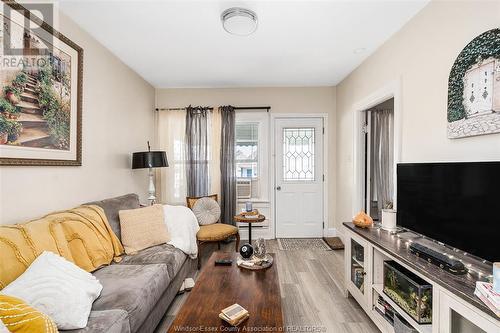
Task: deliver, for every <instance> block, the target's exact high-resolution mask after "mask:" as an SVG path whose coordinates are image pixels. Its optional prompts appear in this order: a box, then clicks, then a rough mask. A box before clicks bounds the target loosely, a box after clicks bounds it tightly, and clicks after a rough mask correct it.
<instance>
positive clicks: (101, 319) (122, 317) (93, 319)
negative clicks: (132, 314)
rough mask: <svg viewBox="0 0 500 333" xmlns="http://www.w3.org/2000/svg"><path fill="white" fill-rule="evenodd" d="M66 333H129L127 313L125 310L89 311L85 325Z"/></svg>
mask: <svg viewBox="0 0 500 333" xmlns="http://www.w3.org/2000/svg"><path fill="white" fill-rule="evenodd" d="M62 332H68V333H86V332H91V333H130V325H129V322H128V313H127V311H125V310H119V309H116V310H104V311H92V312H90V316H89V321H88V323H87V327H85V328H82V329H78V330H68V331H62Z"/></svg>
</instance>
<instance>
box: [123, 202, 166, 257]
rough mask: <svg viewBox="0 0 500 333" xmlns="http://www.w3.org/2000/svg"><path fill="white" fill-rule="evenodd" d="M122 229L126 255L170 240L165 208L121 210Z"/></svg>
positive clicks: (154, 206) (158, 206) (157, 206)
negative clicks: (164, 216) (164, 215)
mask: <svg viewBox="0 0 500 333" xmlns="http://www.w3.org/2000/svg"><path fill="white" fill-rule="evenodd" d="M119 215H120V227H121V229H122V244H123V247H124V248H125V253H127V254H134V253H136V252H138V251H140V250H143V249H145V248H148V247H151V246H155V245H160V244H165V243H167V242H168V241H169V240H170V235H169V234H168V230H167V226H166V225H165V221H164V218H163V206H162V205H153V206H150V207H145V208H137V209H127V210H120V212H119Z"/></svg>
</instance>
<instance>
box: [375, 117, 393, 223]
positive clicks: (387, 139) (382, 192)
mask: <svg viewBox="0 0 500 333" xmlns="http://www.w3.org/2000/svg"><path fill="white" fill-rule="evenodd" d="M371 121H372V126H371V128H372V138H371V140H372V149H373V151H372V156H373V169H374V170H373V176H374V178H375V190H376V194H377V204H378V211H379V216H381V214H382V209H384V208H387V206H388V205H389V204H390V205H391V208H392V204H393V201H394V193H393V192H394V191H393V189H394V187H393V186H394V185H393V184H394V180H393V169H394V151H393V150H394V149H393V147H394V144H393V138H394V126H393V123H394V122H393V112H392V110H374V111H372V112H371Z"/></svg>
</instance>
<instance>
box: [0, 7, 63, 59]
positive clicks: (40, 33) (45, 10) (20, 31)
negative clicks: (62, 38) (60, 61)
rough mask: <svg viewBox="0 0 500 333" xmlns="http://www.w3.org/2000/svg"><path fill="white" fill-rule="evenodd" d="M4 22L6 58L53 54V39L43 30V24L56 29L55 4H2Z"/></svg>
mask: <svg viewBox="0 0 500 333" xmlns="http://www.w3.org/2000/svg"><path fill="white" fill-rule="evenodd" d="M11 6H12V7H11ZM1 21H2V27H1V36H0V38H1V39H2V47H3V52H2V55H3V56H22V57H28V56H42V55H47V54H49V53H50V52H51V49H52V47H53V36H52V34H50V33H48V32H47V31H46V30H45V29H43V28H42V22H45V23H47V24H48V25H49V26H51V27H53V26H54V5H53V4H52V3H48V2H46V3H44V2H22V3H21V4H20V5H19V4H16V3H14V2H13V1H7V2H3V3H2V15H1Z"/></svg>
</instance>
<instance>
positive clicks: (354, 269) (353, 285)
mask: <svg viewBox="0 0 500 333" xmlns="http://www.w3.org/2000/svg"><path fill="white" fill-rule="evenodd" d="M343 234H344V242H345V281H346V282H345V284H346V290H345V293H346V297H347V296H348V295H349V294H350V295H352V297H353V298H354V299H355V300H356V301H357V302H358V303H359V305H360V306H361V307H362V308H363V310H364V311H365V312H366V313H367V314H368V316H369V317H370V318H371V319H372V321H373V322H374V323H375V325H377V327H378V328H379V329H380V331H381V332H384V333H394V328H393V327H392V325H391V324H390V323H389V322H388V321H387V320H386V319H385V318H384V317H383V316H382V315H380V314H379V313H378V312H377V311H376V310H375V308H374V304H376V302H377V299H378V296H379V295H380V296H382V297H383V298H384V299H385V300H386V301H387V302H388V303H389V304H391V305H392V306H393V308H394V309H395V310H396V311H397V312H398V313H399V314H400V316H401V317H403V318H404V319H405V320H406V321H407V322H408V323H410V325H411V326H413V328H414V329H415V330H416V331H418V332H419V333H483V332H486V333H499V332H500V319H499V318H498V317H497V316H496V315H495V314H494V313H493V312H492V311H491V310H490V309H489V308H488V307H487V306H486V305H484V304H483V303H482V302H481V300H479V299H478V298H477V297H475V296H474V294H473V293H474V288H475V282H474V281H472V280H471V278H470V277H465V276H461V277H460V276H456V275H452V274H451V273H448V272H445V271H444V270H441V269H439V268H438V267H437V266H434V265H432V264H428V263H427V262H426V261H425V260H423V259H420V258H418V257H416V256H415V255H413V254H411V253H409V251H408V249H407V244H406V243H405V242H404V241H401V239H399V238H398V237H397V236H396V235H391V234H390V233H389V232H387V231H384V230H381V229H378V228H369V229H361V228H357V227H355V226H354V225H353V224H352V223H344V225H343ZM355 247H356V248H357V249H358V250H360V249H361V250H360V251H362V252H361V253H362V255H358V256H356V255H355V252H356V251H355V250H354V248H355ZM358 252H359V251H358ZM387 260H394V261H396V262H397V263H399V264H400V265H402V266H404V267H405V268H406V269H408V270H410V271H411V272H413V273H414V274H416V275H418V276H420V277H421V278H422V279H424V280H426V281H427V282H429V284H431V285H432V289H433V292H432V324H424V325H420V324H418V323H417V322H416V321H415V320H413V319H412V318H411V317H410V316H409V315H407V314H406V313H405V312H404V311H403V310H402V309H401V308H400V307H399V306H398V305H397V304H395V303H394V302H393V301H392V300H391V299H390V298H389V297H387V296H386V295H385V294H384V292H383V263H384V261H387ZM355 275H357V278H356V276H355ZM360 276H362V278H360Z"/></svg>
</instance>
